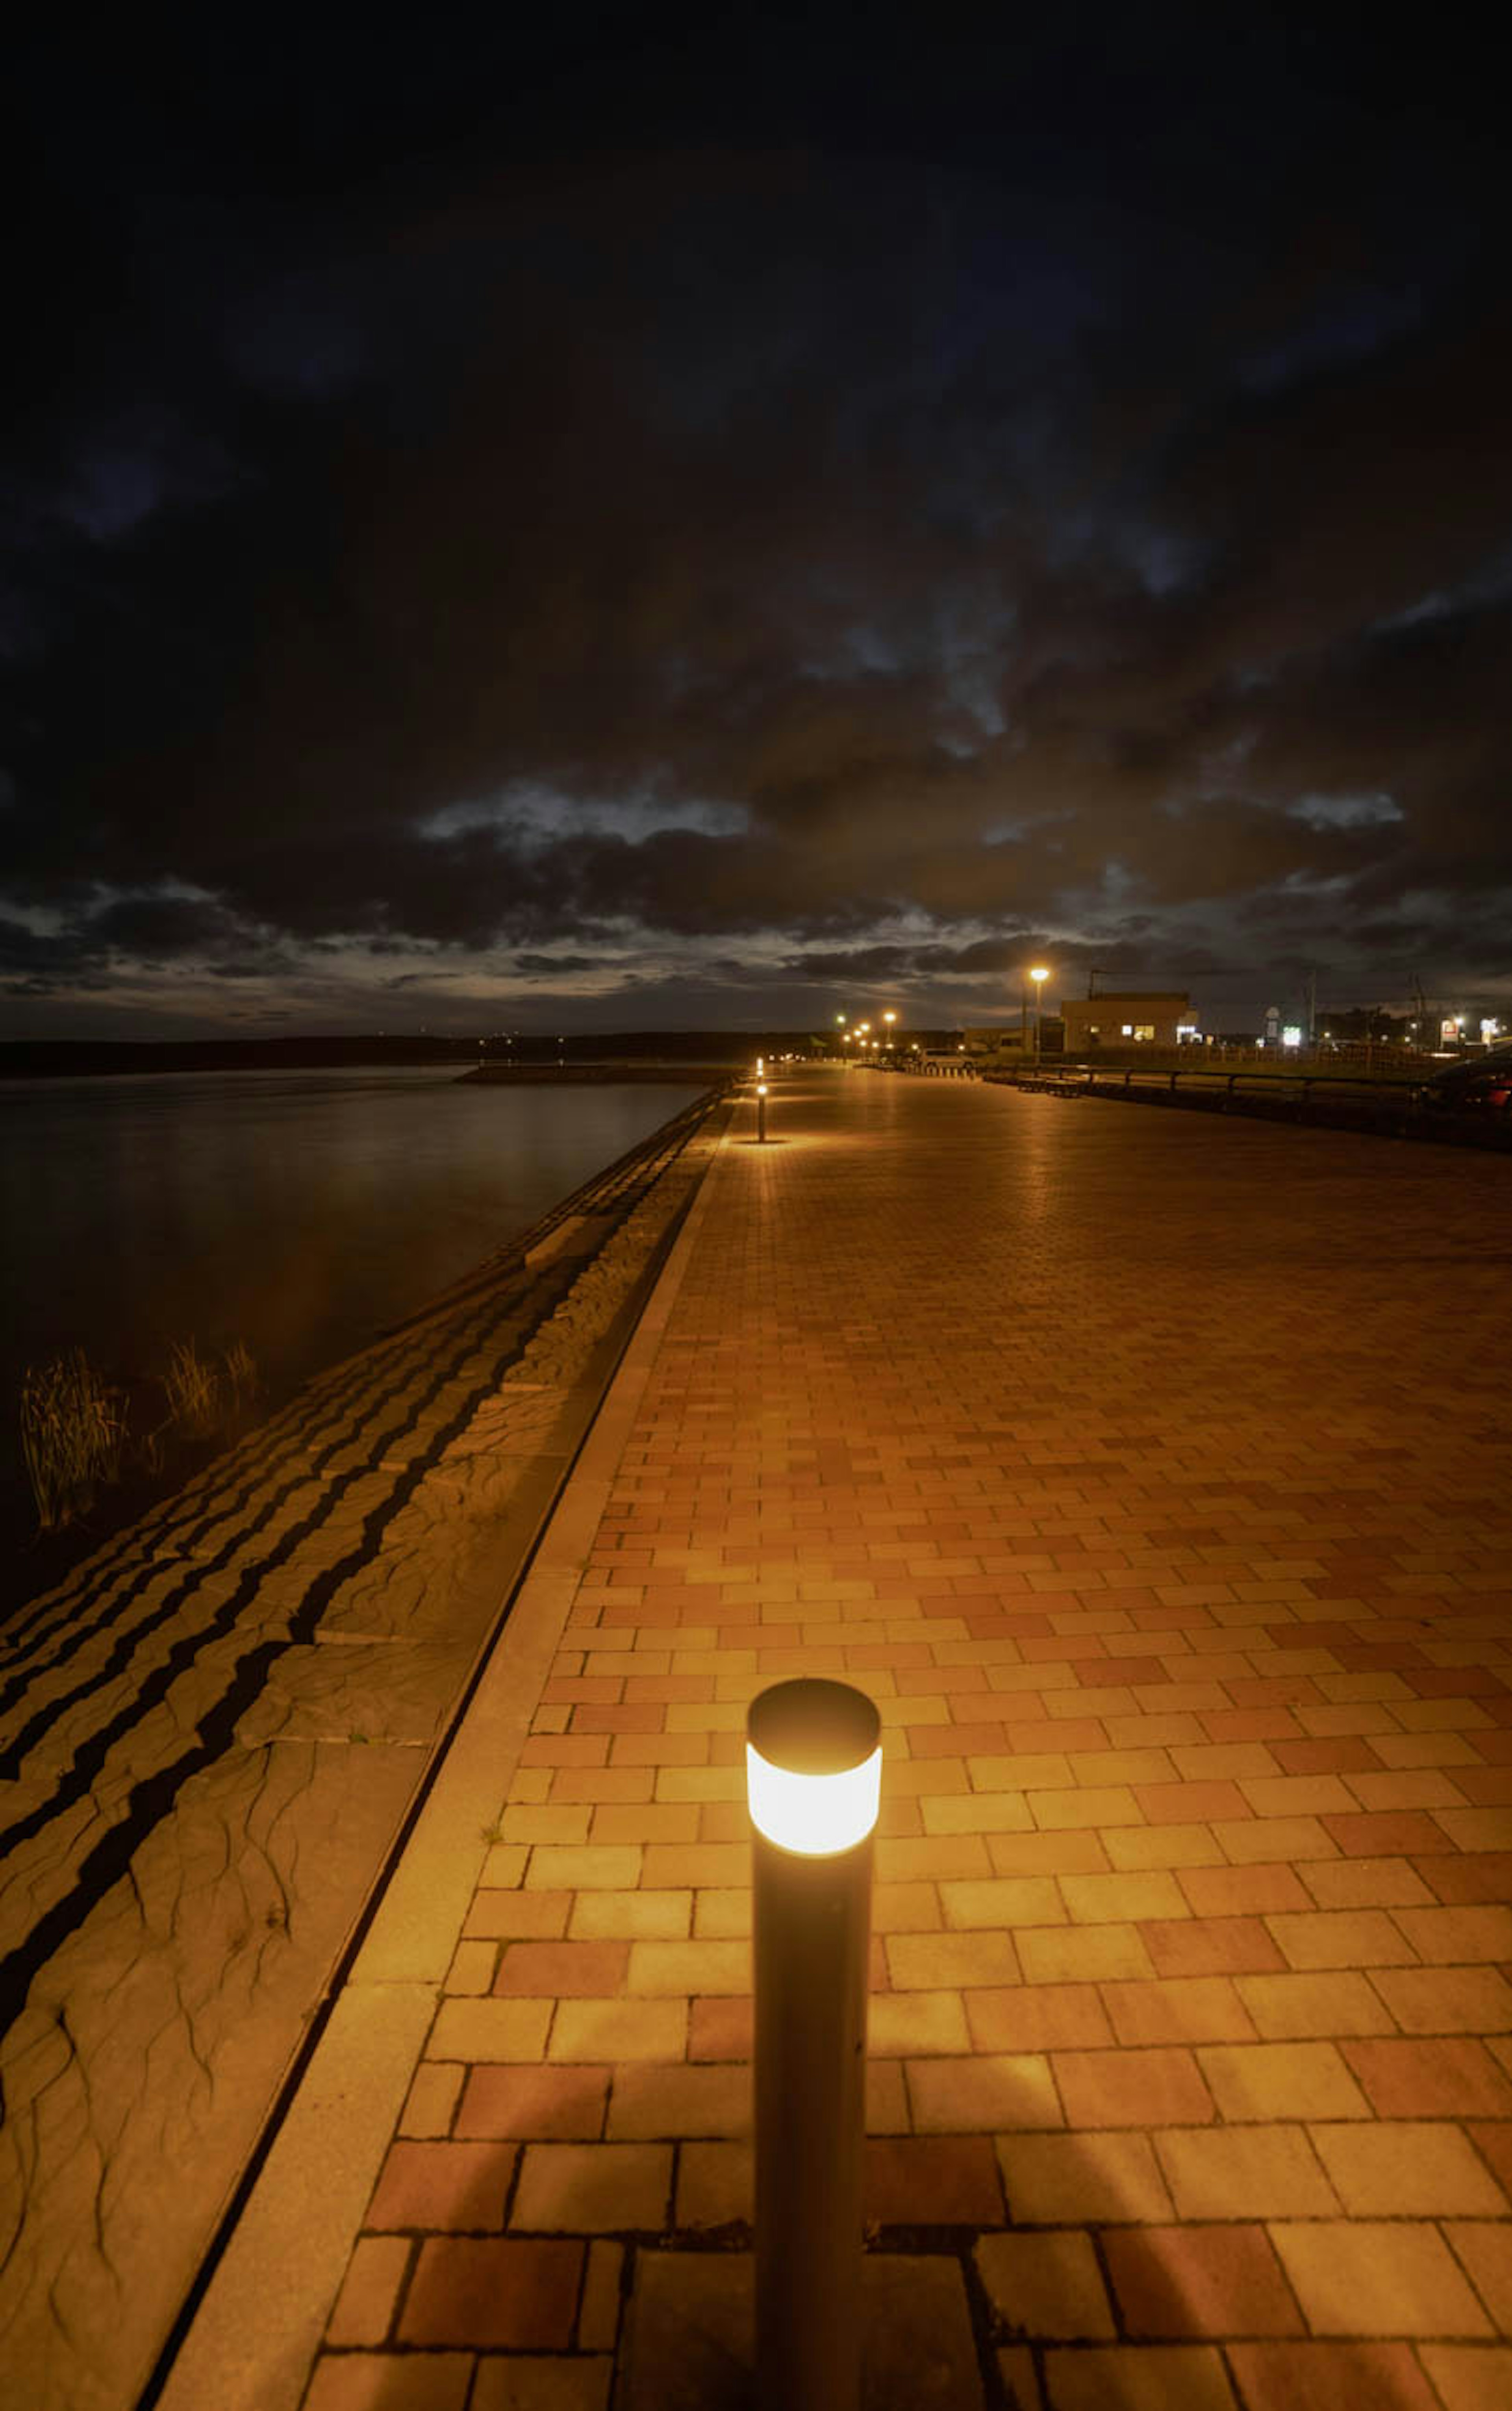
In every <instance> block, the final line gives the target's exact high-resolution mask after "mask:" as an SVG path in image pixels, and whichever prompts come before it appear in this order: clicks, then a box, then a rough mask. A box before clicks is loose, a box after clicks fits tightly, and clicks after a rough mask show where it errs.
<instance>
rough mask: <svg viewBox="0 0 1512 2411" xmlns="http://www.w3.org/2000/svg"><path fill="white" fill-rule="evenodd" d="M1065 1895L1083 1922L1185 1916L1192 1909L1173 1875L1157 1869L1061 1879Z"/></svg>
mask: <svg viewBox="0 0 1512 2411" xmlns="http://www.w3.org/2000/svg"><path fill="white" fill-rule="evenodd" d="M1060 1890H1061V1894H1062V1897H1063V1898H1064V1900H1065V1902H1066V1906H1067V1907H1068V1908H1069V1911H1070V1913H1071V1916H1072V1919H1073V1920H1074V1921H1075V1922H1076V1923H1077V1924H1079V1925H1091V1924H1098V1925H1101V1924H1115V1923H1120V1922H1122V1923H1128V1924H1133V1923H1136V1922H1142V1921H1144V1920H1146V1919H1150V1918H1167V1919H1177V1920H1180V1919H1185V1918H1187V1917H1189V1916H1190V1914H1191V1911H1190V1909H1189V1908H1188V1907H1187V1904H1186V1897H1185V1893H1184V1892H1183V1891H1182V1889H1181V1886H1180V1884H1178V1882H1177V1881H1176V1878H1175V1877H1174V1876H1173V1875H1171V1874H1170V1873H1169V1872H1168V1871H1166V1870H1164V1869H1159V1868H1155V1869H1151V1870H1149V1871H1147V1872H1144V1873H1141V1874H1135V1873H1130V1872H1127V1871H1125V1872H1121V1873H1118V1874H1115V1875H1107V1876H1072V1875H1066V1876H1062V1877H1061V1878H1060Z"/></svg>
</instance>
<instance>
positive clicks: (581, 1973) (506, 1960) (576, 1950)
mask: <svg viewBox="0 0 1512 2411" xmlns="http://www.w3.org/2000/svg"><path fill="white" fill-rule="evenodd" d="M629 1962H630V1945H629V1943H628V1942H510V1943H506V1944H505V1946H504V1951H503V1954H502V1958H501V1960H500V1962H499V1973H498V1975H497V1976H496V1977H495V1979H494V1984H493V1989H494V1992H495V1994H496V1995H499V1996H500V1997H501V1998H502V1997H507V1996H510V1995H533V1996H535V1997H538V1998H545V1999H547V2000H556V1999H559V1998H561V1997H562V1996H564V1995H572V1994H587V1995H589V1996H590V1997H591V1996H594V1995H603V1994H608V1993H618V1992H619V1991H621V1990H622V1989H623V1986H624V1981H625V1970H626V1968H627V1966H628V1965H629Z"/></svg>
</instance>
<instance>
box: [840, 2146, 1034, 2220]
mask: <svg viewBox="0 0 1512 2411" xmlns="http://www.w3.org/2000/svg"><path fill="white" fill-rule="evenodd" d="M862 2208H863V2213H864V2215H865V2217H866V2218H868V2219H876V2220H877V2221H878V2222H879V2223H880V2225H882V2226H884V2227H994V2226H996V2225H998V2224H999V2223H1000V2222H1001V2219H1002V2215H1003V2196H1002V2186H1001V2184H1000V2181H999V2178H998V2172H997V2164H996V2158H995V2155H994V2153H993V2148H992V2144H991V2142H990V2141H988V2139H987V2137H986V2136H985V2135H919V2136H909V2135H871V2136H868V2137H867V2139H866V2157H865V2185H864V2191H863V2199H862Z"/></svg>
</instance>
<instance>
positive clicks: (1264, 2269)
mask: <svg viewBox="0 0 1512 2411" xmlns="http://www.w3.org/2000/svg"><path fill="white" fill-rule="evenodd" d="M1103 2249H1104V2251H1105V2253H1106V2255H1107V2261H1108V2272H1109V2275H1110V2276H1111V2278H1112V2285H1113V2292H1114V2294H1115V2296H1116V2298H1117V2301H1118V2307H1119V2310H1120V2312H1121V2313H1122V2316H1123V2321H1124V2325H1125V2327H1126V2329H1127V2332H1128V2333H1129V2334H1130V2335H1131V2336H1229V2335H1252V2336H1266V2335H1271V2336H1287V2335H1301V2333H1303V2332H1304V2331H1303V2326H1302V2316H1301V2311H1300V2310H1299V2309H1298V2307H1297V2301H1296V2298H1295V2296H1294V2295H1293V2293H1292V2290H1291V2287H1289V2286H1288V2285H1287V2280H1286V2277H1285V2275H1284V2274H1283V2272H1282V2269H1281V2264H1280V2262H1279V2261H1278V2259H1277V2258H1276V2256H1275V2252H1274V2249H1273V2248H1272V2243H1271V2240H1270V2237H1269V2236H1268V2235H1267V2233H1266V2231H1265V2229H1264V2228H1263V2227H1258V2226H1243V2225H1232V2226H1223V2227H1143V2228H1113V2229H1112V2230H1110V2232H1109V2233H1108V2235H1107V2236H1106V2237H1105V2238H1104V2240H1103Z"/></svg>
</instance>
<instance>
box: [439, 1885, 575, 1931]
mask: <svg viewBox="0 0 1512 2411" xmlns="http://www.w3.org/2000/svg"><path fill="white" fill-rule="evenodd" d="M572 1906H573V1895H572V1893H571V1892H474V1893H473V1895H472V1906H471V1907H470V1908H469V1910H468V1912H467V1921H466V1923H465V1924H464V1925H463V1927H462V1931H463V1933H464V1934H466V1935H480V1936H491V1937H493V1938H495V1939H498V1940H500V1941H514V1940H516V1939H518V1940H521V1941H525V1940H549V1939H551V1938H553V1937H555V1936H559V1935H562V1934H565V1933H566V1931H567V1920H568V1917H569V1916H570V1914H571V1912H572Z"/></svg>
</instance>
